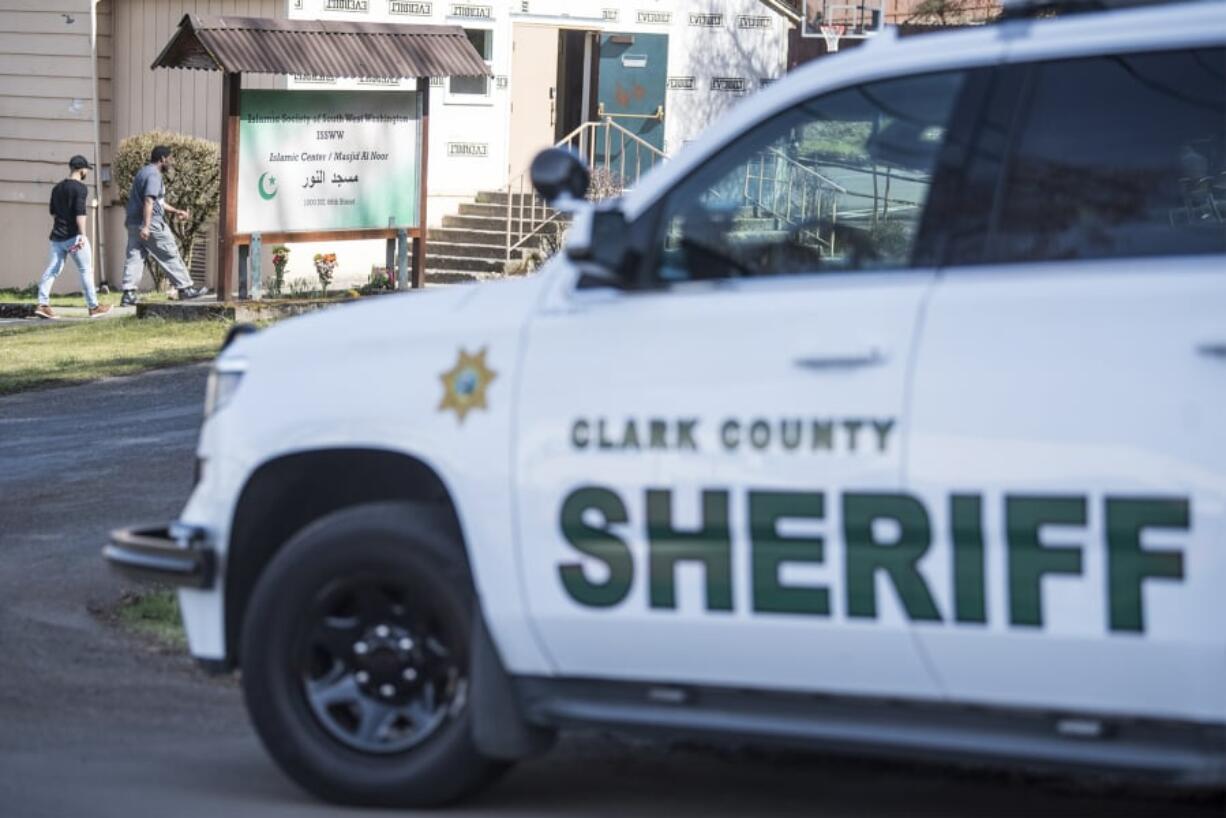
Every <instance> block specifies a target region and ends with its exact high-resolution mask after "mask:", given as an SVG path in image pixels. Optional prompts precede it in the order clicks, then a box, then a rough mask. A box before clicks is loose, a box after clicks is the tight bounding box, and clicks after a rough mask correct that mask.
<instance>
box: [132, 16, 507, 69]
mask: <svg viewBox="0 0 1226 818" xmlns="http://www.w3.org/2000/svg"><path fill="white" fill-rule="evenodd" d="M152 67H153V68H192V69H197V70H202V71H226V72H230V73H244V74H248V73H250V74H287V75H291V76H294V75H297V76H311V77H329V78H337V79H341V78H356V79H407V78H420V77H487V76H490V70H489V67H488V66H487V65H486V64H485V60H484V59H482V57H481V55H480V54H479V53H478V52H477V49H475V48H474V47H473V45H472V43H471V42H470V41H469V39H468V36H467V35H466V34H465V33H464V29H462V28H460V27H459V26H423V25H399V24H397V23H353V22H348V21H344V20H284V19H271V18H267V17H201V16H198V15H195V14H186V15H184V16H183V19H182V20H181V21H179V30H178V31H177V32H176V33H175V35H174V37H172V38H171V40H170V42H169V43H167V44H166V47H165V48H163V49H162V53H161V54H158V56H157V59H156V60H154V61H153V65H152Z"/></svg>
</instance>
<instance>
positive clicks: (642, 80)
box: [597, 34, 668, 167]
mask: <svg viewBox="0 0 1226 818" xmlns="http://www.w3.org/2000/svg"><path fill="white" fill-rule="evenodd" d="M667 76H668V35H667V34H604V35H601V37H600V72H599V83H600V88H599V94H598V99H599V106H598V108H597V112H598V113H599V114H601V116H602V118H603V117H604V116H608V117H612V119H613V121H614V122H615V123H617V124H618V125H620V126H622V127H623V128H625V129H626V130H628V131H630V132H631V133H632V134H634V135H635V136H637V137H639V138H640V139H642V140H643V141H645V142H647V143H648V144H649V145H652V146H653V147H655V148H656V149H658V150H661V151H662V150H664V92H665V87H666V84H667ZM633 144H634V143H633V141H632V140H631V141H630V143H629V144H627V145H626V147H625V153H626V155H627V157H626V158H627V162H630V163H634V162H636V161H637V160H638V158H639V157H638V155H637V154H638V147H637V146H635V147H631V145H633ZM605 150H606V149H605V146H604V139H603V135H602V136H600V137H598V145H597V159H598V161H599V162H600V163H602V164H603V163H604V161H605V158H606V152H605ZM622 153H623V140H621V139H620V138H617V137H612V138H610V139H609V145H608V160H609V165H610V166H611V167H612V166H614V165H616V166H618V167H620V165H621V157H622ZM642 160H643V163H644V167H646V162H647V157H646V155H644V156H643V157H642Z"/></svg>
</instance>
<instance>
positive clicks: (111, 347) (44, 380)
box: [0, 318, 232, 395]
mask: <svg viewBox="0 0 1226 818" xmlns="http://www.w3.org/2000/svg"><path fill="white" fill-rule="evenodd" d="M231 323H232V322H229V321H163V320H161V319H157V318H144V319H136V318H112V319H106V320H101V321H89V322H82V323H67V322H66V323H63V324H60V323H57V322H53V321H46V322H40V323H38V324H32V325H26V324H22V325H17V324H11V325H3V326H0V395H6V394H10V393H13V392H21V391H24V390H27V389H35V388H40V387H48V386H67V385H70V384H74V383H84V382H86V381H92V380H96V379H98V378H107V377H111V376H114V375H131V374H134V373H136V372H144V371H145V370H147V369H158V368H161V367H166V366H178V365H182V364H189V363H195V362H197V361H207V360H210V359H212V358H213V356H214V355H216V354H217V350H218V349H219V348H220V347H221V342H222V340H223V339H224V338H225V336H226V332H227V331H228V330H229V329H230V326H231Z"/></svg>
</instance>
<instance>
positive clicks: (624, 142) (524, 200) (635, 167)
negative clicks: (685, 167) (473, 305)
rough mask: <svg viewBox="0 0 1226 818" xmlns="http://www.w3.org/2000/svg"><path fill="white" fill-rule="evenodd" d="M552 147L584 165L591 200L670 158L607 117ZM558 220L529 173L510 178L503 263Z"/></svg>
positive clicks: (617, 191) (618, 190)
mask: <svg viewBox="0 0 1226 818" xmlns="http://www.w3.org/2000/svg"><path fill="white" fill-rule="evenodd" d="M554 147H558V148H569V149H570V150H572V151H574V152H575V154H576V155H577V156H579V158H580V159H582V160H583V162H584V164H586V165H587V167H588V170H589V172H590V173H591V174H592V184H591V188H590V190H589V191H588V197H589V198H590V199H592V200H595V201H599V200H601V199H609V198H612V197H614V196H620V195H621V194H622V193H625V192H626V191H627V190H631V189H633V188H634V186H635V185H637V184H638V182H639V179H641V178H642V176H643V174H645V173H647V172H648V171H650V170H651V169H652V168H654V167H655V166H656V165H657V164H659V163H661V162H663V161H665V160H666V159H667V158H668V157H667V156H666V155H665V153H664V151H662V150H660V149H659V148H657V147H656V146H655V145H652V144H651V143H650V142H648V141H646V140H645V139H643V138H642V137H640V136H639V135H637V134H635V133H632V132H631V131H629V130H627V129H626V128H624V127H622V126H621V125H619V124H617V123H616V122H614V121H613V120H612V118H610V117H605V118H604V119H603V120H600V121H597V122H586V123H584V124H582V125H580V126H579V127H578V128H575V129H574V130H573V131H571V132H570V133H569V134H567V135H566V136H564V137H563V138H562V139H560V140H558V142H557V143H556V145H555V146H554ZM561 216H562V214H561V213H559V212H558V211H555V210H552V209H550V207H549V206H548V204H547V203H546V202H545V200H544V199H542V198H541V197H540V196H538V195H537V193H536V190H535V189H534V188H533V187H532V179H531V177H530V175H529V172H528V171H527V170H525V171H523V172H522V173H520V174H519V176H517V177H515V178H514V179H512V180H511V181H510V182H509V183H508V184H507V237H506V258H507V260H508V261H510V260H511V257H512V254H513V253H515V251H516V250H520V249H522V248H524V247H525V246H526V245H527V244H528V242H529V241H531V240H532V238H533V237H535V236H538V235H540V234H541V231H543V230H544V229H545V228H546V227H548V226H549V225H551V224H555V223H557V222H558V221H559V219H560V218H561Z"/></svg>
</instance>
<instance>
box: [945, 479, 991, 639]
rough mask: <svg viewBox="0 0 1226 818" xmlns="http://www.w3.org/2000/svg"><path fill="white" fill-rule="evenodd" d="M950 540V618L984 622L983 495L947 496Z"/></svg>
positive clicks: (985, 610)
mask: <svg viewBox="0 0 1226 818" xmlns="http://www.w3.org/2000/svg"><path fill="white" fill-rule="evenodd" d="M949 517H950V528H951V530H952V533H953V542H954V619H956V620H957V621H958V622H987V621H988V612H987V603H986V600H985V594H984V556H983V499H982V498H981V497H980V496H979V495H978V494H955V495H953V496H952V497H951V498H949Z"/></svg>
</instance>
